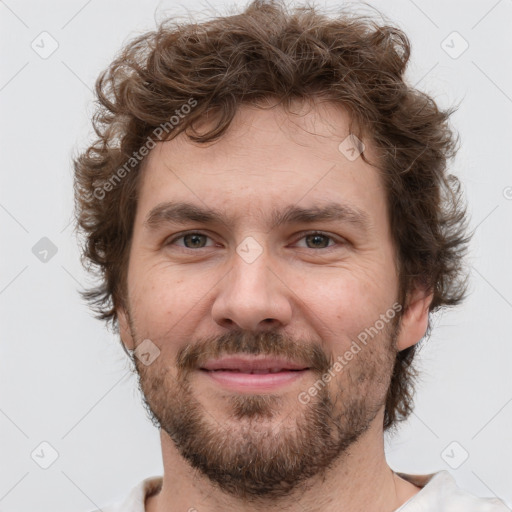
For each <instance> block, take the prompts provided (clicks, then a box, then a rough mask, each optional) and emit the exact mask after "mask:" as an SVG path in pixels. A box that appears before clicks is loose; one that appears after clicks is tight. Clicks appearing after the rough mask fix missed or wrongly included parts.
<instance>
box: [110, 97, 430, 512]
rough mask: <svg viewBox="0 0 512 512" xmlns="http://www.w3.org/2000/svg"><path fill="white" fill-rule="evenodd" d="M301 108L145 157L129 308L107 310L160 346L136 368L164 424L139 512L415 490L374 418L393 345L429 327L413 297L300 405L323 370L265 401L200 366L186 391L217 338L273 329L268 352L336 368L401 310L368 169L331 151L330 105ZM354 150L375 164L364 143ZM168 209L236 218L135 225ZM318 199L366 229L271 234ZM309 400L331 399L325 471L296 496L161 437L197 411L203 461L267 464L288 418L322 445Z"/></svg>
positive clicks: (340, 120) (340, 121)
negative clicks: (260, 486)
mask: <svg viewBox="0 0 512 512" xmlns="http://www.w3.org/2000/svg"><path fill="white" fill-rule="evenodd" d="M296 110H297V112H298V113H299V114H300V115H291V114H289V113H287V112H286V111H285V110H283V109H282V108H281V107H275V108H272V109H266V110H263V109H259V108H256V107H245V106H244V107H242V108H241V109H240V110H239V111H238V112H237V115H236V117H235V119H234V121H233V123H232V125H231V126H230V128H229V130H228V132H227V133H225V134H224V135H223V136H222V137H221V138H220V140H219V141H218V142H216V143H214V144H212V143H209V144H207V145H200V144H194V143H192V142H190V141H189V140H188V139H187V138H186V137H185V136H184V135H182V134H180V135H179V136H178V137H176V138H175V139H173V140H171V141H167V142H164V143H159V144H158V145H157V147H155V148H154V149H153V150H152V151H151V152H150V154H149V155H148V157H147V159H146V161H145V165H144V168H143V171H142V172H143V174H142V176H141V178H142V180H141V183H140V189H139V192H140V194H139V201H138V208H137V214H136V219H135V223H134V231H133V243H132V246H131V252H130V259H129V267H128V277H127V279H128V281H127V284H128V298H127V306H126V308H122V307H120V308H118V315H119V325H120V334H121V338H122V340H123V342H124V344H125V346H126V347H127V348H128V349H131V350H133V349H135V348H136V347H137V346H138V345H139V344H140V343H141V342H142V340H144V339H150V340H151V342H152V343H153V344H154V346H157V347H158V349H159V350H160V353H159V355H158V357H157V358H156V359H155V361H154V362H152V363H151V364H150V365H147V366H146V365H144V364H142V363H141V362H140V361H138V360H137V359H135V363H136V365H137V371H138V373H139V377H140V385H141V389H142V391H143V393H144V395H145V399H146V404H147V406H148V408H149V409H150V410H151V412H152V414H153V416H154V417H155V418H158V420H159V421H160V423H161V424H162V428H161V431H160V432H161V442H162V455H163V463H164V476H163V485H162V489H161V491H160V492H159V493H158V494H157V495H155V496H153V497H151V498H149V499H148V500H147V501H146V510H147V511H150V512H164V511H166V512H173V511H181V510H189V509H194V508H195V509H197V510H199V511H201V512H210V511H211V512H213V511H219V510H244V511H254V512H256V511H263V510H265V511H269V510H270V511H272V510H280V511H282V510H307V511H324V512H330V511H339V510H343V511H344V512H356V511H363V510H379V511H382V512H385V511H388V512H392V511H394V510H396V509H397V508H398V507H399V506H401V505H402V504H403V503H404V502H405V501H407V500H408V499H409V498H411V497H412V496H413V495H414V494H416V493H417V492H418V491H419V488H418V487H416V486H414V485H413V484H411V483H409V482H407V481H405V480H403V479H401V478H399V477H398V476H397V475H396V474H394V473H393V471H392V470H391V468H390V467H389V466H388V464H387V462H386V460H385V455H384V433H383V418H384V403H385V396H386V392H387V389H388V385H389V379H390V375H391V371H392V365H393V361H394V358H395V355H396V352H397V351H399V350H403V349H405V348H407V347H409V346H411V345H413V344H415V343H417V342H418V341H419V340H420V339H421V338H422V337H423V335H424V334H425V331H426V328H427V322H428V306H429V304H430V302H431V300H432V297H431V296H430V295H427V294H425V293H424V291H423V290H422V289H420V288H418V289H415V290H412V291H411V293H410V294H409V300H408V303H407V305H405V307H404V310H403V311H402V315H401V317H400V326H399V327H400V328H399V330H398V329H396V330H394V329H393V322H390V323H389V324H388V325H387V326H386V328H384V329H382V330H381V331H380V332H379V333H378V335H376V336H375V337H374V338H372V339H371V341H370V342H369V343H368V345H366V346H364V348H363V349H362V350H361V352H359V353H358V354H357V355H356V356H354V358H353V359H352V360H351V361H349V362H348V363H347V364H346V366H344V367H343V369H342V370H341V371H338V372H335V373H334V376H333V378H332V379H331V380H330V382H329V383H328V384H327V386H326V387H325V390H324V391H323V392H322V393H318V395H317V396H313V397H311V401H310V403H309V404H306V405H303V404H302V403H301V402H300V401H299V400H298V396H299V394H300V393H301V392H304V391H305V390H308V389H310V388H311V386H312V385H313V384H315V382H317V380H318V378H319V376H320V375H321V374H322V373H321V372H320V373H318V374H315V373H314V372H306V373H305V374H304V376H303V377H301V378H300V379H298V380H296V381H294V382H293V383H291V384H289V385H288V384H287V385H286V386H283V387H282V388H280V389H279V390H278V391H277V392H275V393H274V394H273V396H272V397H271V398H270V399H269V396H268V395H266V398H267V399H268V400H267V401H266V402H265V401H264V400H265V397H263V398H262V395H264V393H260V394H259V395H257V396H256V395H255V394H252V395H250V394H247V393H246V394H244V393H239V392H234V391H226V390H225V389H224V388H222V387H221V386H220V385H218V384H217V383H215V382H212V380H211V379H210V378H208V377H205V375H204V374H203V373H201V372H200V371H199V370H197V369H195V370H191V371H190V372H188V373H187V375H186V379H187V380H186V383H187V384H188V388H187V389H186V390H185V388H184V387H183V383H184V382H185V381H184V380H182V379H181V377H180V374H179V372H178V366H177V361H178V357H179V355H180V354H181V355H182V354H183V353H184V352H183V351H184V350H186V348H187V347H192V348H193V347H201V349H204V350H207V348H208V347H212V348H213V347H214V348H215V349H218V348H219V347H220V341H219V340H221V339H228V340H233V339H234V338H233V336H235V335H236V334H237V333H239V332H242V333H246V334H247V336H248V337H247V339H248V340H249V341H251V342H254V341H255V339H256V338H255V337H254V335H255V334H257V333H262V335H263V336H266V333H268V332H275V333H280V334H282V336H283V337H282V338H278V341H279V343H281V342H282V343H283V344H282V345H280V344H279V343H278V344H277V345H273V346H274V347H276V348H275V350H276V351H278V353H282V354H283V355H284V354H291V353H292V349H293V347H294V346H295V345H296V346H297V347H302V348H303V349H304V351H303V352H300V354H303V355H304V358H305V359H304V360H305V361H308V362H309V359H308V354H310V353H311V352H310V350H311V348H312V347H313V346H315V347H317V348H319V349H320V350H321V352H322V353H323V354H324V355H325V358H326V361H327V360H329V361H330V362H332V361H333V360H334V358H335V357H336V356H338V355H343V354H344V353H345V352H346V351H347V350H348V349H349V348H350V346H351V343H352V342H353V341H354V340H356V339H357V336H358V334H360V333H361V332H363V331H364V330H365V329H366V328H368V327H370V326H373V325H375V322H376V320H377V319H379V318H380V315H382V314H384V313H385V312H386V311H389V310H390V308H391V307H392V305H393V304H395V303H396V300H397V297H398V275H397V272H396V264H395V260H394V254H395V252H394V248H393V245H392V242H391V234H390V226H389V220H388V219H389V218H388V214H387V207H386V195H385V189H384V187H383V184H382V182H381V179H380V176H379V174H378V170H377V169H376V168H374V167H372V166H371V165H369V164H367V163H365V162H364V161H363V160H362V158H357V159H356V160H354V161H350V160H349V159H347V158H346V156H345V155H344V154H343V153H342V152H340V150H339V149H338V146H339V144H340V142H341V141H343V140H344V139H345V138H346V137H347V136H348V135H349V118H348V116H347V114H346V113H345V112H344V111H343V110H341V109H340V108H339V107H336V106H334V105H332V104H330V103H325V102H324V103H320V102H317V101H314V102H312V103H311V104H310V105H305V104H302V103H301V104H297V109H296ZM205 122H207V121H205ZM364 142H365V144H366V149H365V154H367V155H368V156H369V157H370V158H371V157H372V148H371V144H370V143H369V141H364ZM170 200H180V201H188V202H192V203H194V204H197V205H199V206H207V207H210V208H219V209H223V210H224V211H225V213H226V215H227V216H228V217H230V218H232V219H233V225H232V226H231V227H230V228H228V225H227V224H214V225H205V224H203V223H201V222H187V223H185V224H180V225H175V224H165V225H161V226H160V227H159V228H158V229H157V230H150V229H149V228H148V226H147V225H146V224H145V223H144V221H145V219H146V218H147V216H148V214H149V212H150V211H151V210H152V208H154V207H155V206H156V205H158V204H160V203H163V202H165V201H170ZM327 200H332V201H336V202H337V203H343V204H349V205H351V206H353V207H355V208H358V209H359V210H362V211H363V212H365V213H366V215H367V217H368V220H369V223H368V229H367V230H366V231H365V230H363V229H360V228H359V227H358V226H355V225H353V224H351V223H348V222H339V221H338V222H332V221H331V222H328V221H321V222H315V223H314V224H313V225H309V224H308V225H305V224H304V225H302V224H287V225H282V226H279V227H276V228H274V229H269V226H268V218H267V214H268V212H269V211H271V210H272V209H281V208H283V207H285V206H287V205H300V206H302V207H312V206H315V205H320V204H323V203H324V202H325V201H327ZM189 230H192V231H196V230H197V231H199V232H200V233H202V234H204V235H206V236H207V237H206V238H204V237H201V238H200V239H199V240H197V239H195V240H190V239H188V248H187V245H186V240H185V239H183V238H178V236H179V235H180V234H181V233H182V232H184V231H189ZM316 230H318V231H322V232H323V233H325V235H326V236H328V237H330V238H327V239H323V238H320V239H317V240H315V239H314V237H313V239H312V238H311V237H309V238H308V237H306V238H305V233H304V232H306V234H307V233H308V232H311V231H316ZM249 236H250V237H253V238H254V239H255V240H257V242H258V243H259V244H260V246H261V249H262V252H261V254H260V255H259V256H258V257H257V259H255V260H254V261H253V262H251V263H248V262H247V261H245V260H244V259H243V258H242V257H241V256H240V255H239V254H238V253H237V251H236V248H237V247H239V246H240V244H241V243H242V242H243V241H244V240H245V239H246V237H249ZM194 243H195V244H197V247H198V248H197V247H196V246H195V245H194ZM315 244H316V245H315ZM326 246H328V247H327V248H326ZM397 320H398V317H397ZM395 327H396V326H395ZM222 336H224V337H225V338H221V337H222ZM264 340H265V341H266V342H267V344H266V345H265V344H263V345H261V346H265V347H267V348H270V347H271V345H270V339H267V338H264ZM294 344H295V345H294ZM280 350H281V352H279V351H280ZM185 353H186V352H185ZM198 353H201V352H200V351H199V352H198ZM320 397H324V398H326V399H329V400H330V402H329V406H328V407H330V409H326V410H328V411H329V418H330V420H329V421H332V424H333V425H332V426H333V429H332V430H331V431H330V432H331V434H330V437H329V440H330V441H332V443H333V444H332V450H331V451H332V454H331V455H332V457H331V458H332V460H331V461H330V464H329V467H328V468H327V467H322V464H324V463H325V464H326V461H325V460H324V461H322V460H318V461H316V466H315V461H314V460H312V462H311V467H313V468H314V472H315V474H313V475H308V478H305V479H303V480H302V481H300V485H297V486H296V487H293V486H292V487H289V488H287V489H284V488H279V487H276V488H275V489H274V490H273V491H272V492H270V491H269V492H268V493H265V492H260V493H259V495H258V492H257V490H255V489H252V488H251V487H250V485H249V483H250V482H249V483H247V482H246V483H245V484H243V482H242V480H241V481H240V485H238V486H237V485H236V484H235V485H234V486H233V487H229V486H227V485H225V486H223V485H222V484H221V485H219V482H215V481H213V480H212V478H210V477H209V476H208V475H207V474H205V473H204V472H203V471H201V470H199V469H197V468H194V467H193V466H192V465H191V463H190V461H189V460H188V459H187V458H185V457H184V456H183V454H182V452H181V451H180V443H183V439H181V440H179V439H178V441H176V440H173V439H172V438H171V436H170V435H169V432H170V431H171V430H172V428H174V427H175V426H176V425H174V427H173V421H175V418H176V417H179V416H180V414H181V413H183V411H187V410H188V411H190V410H192V407H194V406H195V407H196V409H194V410H195V411H196V412H197V414H198V418H199V420H200V421H201V422H202V426H203V428H204V429H205V430H204V431H203V433H207V434H208V436H211V440H213V441H212V444H211V446H209V450H210V451H209V452H208V453H210V456H211V458H212V460H216V457H217V458H219V457H221V456H223V457H224V458H227V459H230V457H235V456H236V455H237V454H239V452H238V451H237V450H241V453H249V452H250V453H251V454H252V455H251V456H253V457H255V459H254V460H259V461H260V462H261V463H262V464H263V463H264V462H265V461H270V460H271V459H273V457H275V458H276V459H279V455H280V454H283V457H284V459H283V460H284V461H286V460H287V459H286V456H287V455H288V456H289V455H290V453H291V452H290V453H289V452H286V450H285V448H287V447H288V448H289V447H290V446H292V441H293V440H294V439H295V440H296V438H295V437H294V432H295V430H296V426H297V425H302V426H304V439H303V440H308V441H311V442H312V443H313V444H314V443H315V442H319V441H318V439H317V438H316V437H315V431H314V430H313V429H312V427H311V423H308V422H307V411H308V410H309V411H310V414H313V415H314V414H317V413H318V414H320V412H319V411H321V409H320V408H316V407H317V406H318V403H319V401H320ZM251 400H252V401H251ZM242 405H243V406H244V407H246V408H245V409H243V407H242ZM326 407H327V406H326ZM308 408H309V409H308ZM235 411H238V413H239V414H238V415H237V414H235ZM240 411H245V413H246V414H245V415H244V414H243V413H240ZM335 424H337V427H336V428H335ZM187 425H189V424H187ZM190 425H192V423H190ZM190 425H189V427H190V428H189V430H190V429H192V427H191V426H190ZM182 427H183V426H182ZM166 429H167V431H166ZM187 432H188V431H187V430H186V429H185V433H187ZM188 433H189V432H188ZM268 433H272V435H273V437H271V438H269V437H268V436H266V434H268ZM352 434H353V435H352ZM208 436H206V437H204V439H205V441H204V443H206V442H207V441H206V440H208V439H210V437H208ZM308 436H309V437H308ZM192 439H194V438H193V437H192ZM269 439H270V440H269ZM341 440H344V443H342V442H341ZM324 441H325V440H324ZM204 443H203V444H204ZM336 444H337V445H338V448H339V450H338V453H337V454H336V456H335V453H334V452H335V450H334V446H335V445H336ZM320 446H324V445H322V444H321V445H320ZM325 446H327V445H325ZM181 447H182V446H181ZM192 447H193V448H194V447H195V448H197V449H198V450H199V449H200V448H201V445H200V444H199V443H196V444H195V445H194V443H193V442H192ZM281 449H282V450H283V451H282V452H281V451H280V450H281ZM251 450H252V451H251ZM299 450H300V449H299ZM326 451H327V452H329V449H328V448H326ZM273 454H274V455H273ZM251 460H253V459H251ZM262 467H264V466H262ZM241 478H242V477H241ZM292 480H293V479H292ZM301 507H302V508H301Z"/></svg>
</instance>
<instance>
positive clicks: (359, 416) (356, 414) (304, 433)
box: [128, 314, 399, 503]
mask: <svg viewBox="0 0 512 512" xmlns="http://www.w3.org/2000/svg"><path fill="white" fill-rule="evenodd" d="M128 319H129V322H130V328H131V331H132V332H131V334H132V337H133V339H134V340H138V341H142V338H141V337H138V336H137V335H136V332H135V329H134V327H135V326H134V324H133V319H132V318H131V317H130V315H129V314H128ZM398 330H399V318H398V317H396V318H395V319H393V320H392V321H391V322H390V323H389V324H387V325H386V326H385V328H384V329H383V330H382V331H381V332H380V333H379V334H378V335H377V336H376V337H375V338H374V339H372V340H371V341H370V342H369V343H368V345H365V346H362V347H361V350H360V351H359V352H358V353H357V354H355V355H354V358H353V359H352V360H351V361H350V362H348V363H346V365H345V366H343V367H342V369H341V370H340V371H337V372H335V371H333V369H332V365H333V363H334V355H333V354H329V355H328V354H326V353H325V351H324V348H323V347H322V344H320V343H318V342H317V341H312V340H300V341H298V340H294V339H291V338H290V337H288V336H287V335H284V334H281V333H278V332H275V331H265V332H258V333H251V332H247V331H238V330H237V331H230V332H228V333H226V334H223V335H221V336H212V337H209V338H203V339H202V340H199V341H197V342H194V343H191V344H188V345H186V346H184V347H183V348H182V349H180V350H179V351H178V353H177V355H176V361H175V369H176V370H175V372H174V374H173V373H172V371H171V366H170V365H169V364H166V361H163V359H164V358H163V357H161V356H160V357H158V358H157V359H156V360H155V361H154V362H153V363H152V364H151V365H149V366H145V365H144V364H142V363H141V362H140V361H139V360H138V358H137V357H134V358H133V362H134V364H135V369H136V372H137V374H138V378H139V389H140V391H141V395H142V397H143V402H144V407H145V409H146V411H147V413H148V415H149V418H150V419H151V421H152V422H153V424H154V425H155V426H156V427H157V428H160V429H162V430H163V431H164V432H165V433H166V434H167V435H168V436H169V437H170V438H171V439H172V441H173V442H174V445H175V446H176V449H177V450H178V452H179V453H180V455H181V456H182V457H183V458H184V459H185V461H187V462H188V464H189V465H190V466H191V467H192V468H194V469H196V470H198V471H199V472H200V473H201V474H202V475H204V476H205V477H207V478H208V479H209V481H210V482H211V483H213V484H215V485H216V486H218V488H219V489H220V490H221V491H223V492H225V493H227V494H229V495H231V496H233V497H235V498H237V499H240V500H242V501H245V502H253V503H257V502H260V503H263V502H268V501H269V500H272V501H275V500H279V499H282V498H287V497H289V496H290V495H291V494H293V493H295V492H298V490H299V489H300V491H301V492H303V491H305V490H306V489H307V488H308V487H309V486H311V485H312V484H313V481H314V480H315V478H322V477H323V476H324V475H325V473H326V471H328V470H329V468H331V467H332V466H333V464H335V463H339V462H340V461H341V460H342V458H343V457H346V456H348V454H349V450H348V449H349V447H350V446H351V445H352V444H353V443H355V442H356V441H357V440H358V439H359V438H360V437H361V436H362V435H363V434H364V433H365V432H366V431H367V430H368V429H369V427H370V426H371V425H372V422H373V420H374V419H375V417H376V416H377V414H378V413H379V411H380V410H381V409H382V407H383V406H384V405H385V401H386V395H387V391H388V389H389V384H390V379H391V374H392V371H393V366H394V362H395V359H396V353H397V352H396V348H395V342H396V338H397V336H398ZM162 341H163V340H162ZM167 343H169V342H168V341H167ZM158 345H160V346H164V345H165V342H163V344H160V343H158ZM345 350H346V348H344V349H343V351H345ZM227 354H231V355H232V354H252V355H269V356H284V357H286V358H288V359H291V360H293V361H297V362H301V363H303V364H304V366H305V367H308V368H309V369H310V370H311V373H312V375H313V377H314V379H312V378H311V376H309V377H307V378H308V384H307V387H305V388H301V389H300V390H299V391H301V392H304V391H307V390H308V389H309V390H311V389H313V388H311V387H310V386H313V385H314V384H316V386H315V387H316V389H317V392H316V393H310V395H309V396H310V400H309V401H308V403H306V404H305V403H303V401H302V402H301V401H299V399H298V396H293V398H291V399H290V395H289V393H286V394H284V393H283V394H270V393H266V394H247V393H244V394H235V393H222V399H223V400H224V403H225V405H226V407H227V410H228V411H229V413H228V414H227V415H226V414H224V416H222V414H221V417H220V418H219V411H211V410H210V411H209V410H208V407H206V406H205V404H203V403H202V402H201V400H200V398H199V397H198V396H197V393H194V389H193V386H192V382H191V379H193V377H194V375H195V374H196V373H197V371H198V369H199V368H200V367H201V366H202V364H203V363H205V362H206V361H207V360H208V359H211V358H216V357H220V356H222V355H227ZM328 372H330V373H331V374H332V375H333V376H332V378H331V380H330V382H329V383H328V384H326V383H324V382H322V381H321V380H322V379H321V377H322V376H323V375H326V374H327V373H328ZM309 381H310V382H309ZM318 383H320V384H321V385H318ZM305 386H306V384H305ZM299 391H298V392H297V395H298V393H299ZM220 396H221V395H220V393H219V396H218V397H217V399H218V398H219V397H220ZM290 400H292V404H293V405H292V406H291V407H290ZM223 410H224V409H223ZM283 410H289V412H288V414H287V415H283Z"/></svg>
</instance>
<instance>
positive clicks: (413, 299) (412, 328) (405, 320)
mask: <svg viewBox="0 0 512 512" xmlns="http://www.w3.org/2000/svg"><path fill="white" fill-rule="evenodd" d="M433 297H434V294H433V293H430V294H427V293H426V292H425V289H424V288H422V287H417V288H415V289H414V291H413V292H412V293H410V294H407V299H406V303H407V304H406V307H405V311H404V313H403V314H402V318H401V327H400V332H399V335H398V339H397V349H398V350H399V351H400V350H404V349H406V348H409V347H411V346H412V345H415V344H416V343H418V341H420V340H421V338H423V336H425V332H426V331H427V327H428V308H429V306H430V304H431V302H432V299H433Z"/></svg>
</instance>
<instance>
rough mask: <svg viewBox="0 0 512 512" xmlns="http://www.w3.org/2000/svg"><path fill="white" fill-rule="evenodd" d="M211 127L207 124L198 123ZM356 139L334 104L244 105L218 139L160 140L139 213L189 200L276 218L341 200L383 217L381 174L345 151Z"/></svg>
mask: <svg viewBox="0 0 512 512" xmlns="http://www.w3.org/2000/svg"><path fill="white" fill-rule="evenodd" d="M209 126H210V125H209V124H208V121H205V122H204V124H203V126H202V127H201V128H204V129H206V128H208V127H209ZM352 136H353V135H352V134H351V133H350V118H349V116H348V115H347V113H346V112H345V111H344V110H343V109H341V108H339V107H337V106H335V105H333V104H331V103H320V104H300V105H296V108H294V111H293V112H291V113H290V112H288V111H286V110H285V109H283V108H281V107H273V108H258V107H248V106H244V107H241V108H240V109H239V111H238V112H237V114H236V115H235V118H234V119H233V121H232V123H231V125H230V126H229V128H228V130H227V131H226V132H225V134H224V135H223V136H221V137H220V138H219V139H218V140H217V141H215V142H209V143H206V144H201V143H194V142H192V141H190V139H188V137H186V136H185V134H183V133H182V134H180V135H179V136H177V137H175V138H174V139H172V140H170V141H166V142H163V143H158V144H157V146H156V147H155V148H154V149H153V150H152V151H151V152H150V154H149V156H148V157H147V158H146V161H145V163H144V166H143V169H142V179H141V185H140V190H139V192H140V193H139V208H138V210H139V212H138V213H140V215H144V218H146V219H147V217H148V214H149V213H150V211H151V210H154V208H155V207H157V206H158V205H162V204H163V203H166V202H175V203H176V202H187V203H189V204H190V203H192V204H196V205H197V206H198V207H199V206H202V207H204V208H202V209H203V210H210V211H225V212H226V214H227V215H229V212H230V210H231V213H232V215H233V216H234V217H236V216H237V215H239V214H240V212H241V210H243V211H244V212H246V213H247V214H248V215H250V214H251V212H252V215H253V217H258V216H261V213H262V212H269V218H268V219H267V220H269V221H270V218H272V219H273V221H274V223H276V222H277V220H278V219H279V217H283V215H280V214H281V213H283V214H285V213H286V212H283V211H282V209H281V208H280V207H281V206H286V208H287V212H288V213H290V207H291V206H292V205H296V206H297V207H303V208H312V207H320V206H324V205H326V204H331V205H333V204H337V205H340V206H341V207H342V208H344V207H346V208H345V209H346V211H347V212H349V214H351V213H354V212H356V211H357V212H359V213H361V215H360V216H359V217H364V216H365V212H366V210H368V209H369V210H372V209H373V210H374V214H376V215H379V214H380V215H382V213H383V210H382V207H383V205H384V199H385V193H384V189H383V186H382V183H381V179H380V176H379V173H378V171H377V169H376V168H374V167H373V166H371V165H369V164H368V163H366V162H364V161H363V159H362V158H361V157H360V156H359V157H357V154H356V157H355V158H353V157H354V154H353V153H354V152H353V153H352V154H350V153H347V151H346V150H347V144H348V145H350V143H351V141H352V140H353V139H352V138H351V137H352ZM347 141H348V142H347ZM354 149H355V151H358V150H359V149H360V148H359V147H355V148H354ZM370 152H371V147H370V145H369V144H368V142H367V141H365V154H370V157H371V156H372V155H371V153H370ZM379 209H380V211H379ZM175 213H176V212H175ZM366 215H367V216H368V217H371V216H372V212H371V211H369V212H367V214H366ZM352 217H353V218H356V215H352Z"/></svg>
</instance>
